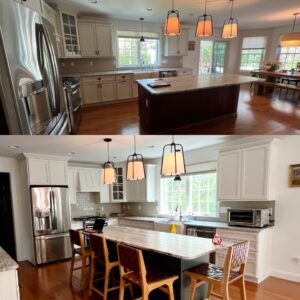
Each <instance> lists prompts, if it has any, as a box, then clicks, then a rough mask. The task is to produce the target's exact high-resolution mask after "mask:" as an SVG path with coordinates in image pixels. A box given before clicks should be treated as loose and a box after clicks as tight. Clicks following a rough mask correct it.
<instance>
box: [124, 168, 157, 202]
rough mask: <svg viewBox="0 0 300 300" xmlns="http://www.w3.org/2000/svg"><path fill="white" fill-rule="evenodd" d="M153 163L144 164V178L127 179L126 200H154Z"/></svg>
mask: <svg viewBox="0 0 300 300" xmlns="http://www.w3.org/2000/svg"><path fill="white" fill-rule="evenodd" d="M155 169H156V166H155V165H145V173H146V178H145V179H144V180H137V181H127V182H126V188H127V191H126V195H127V201H128V202H155V201H156V199H155Z"/></svg>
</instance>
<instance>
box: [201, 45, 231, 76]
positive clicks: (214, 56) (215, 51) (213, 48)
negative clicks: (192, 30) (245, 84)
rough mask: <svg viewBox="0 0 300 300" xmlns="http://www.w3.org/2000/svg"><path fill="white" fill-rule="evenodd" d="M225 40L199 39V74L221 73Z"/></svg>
mask: <svg viewBox="0 0 300 300" xmlns="http://www.w3.org/2000/svg"><path fill="white" fill-rule="evenodd" d="M226 46H227V44H226V42H215V41H200V53H199V74H223V73H224V65H225V55H226Z"/></svg>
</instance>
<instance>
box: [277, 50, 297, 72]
mask: <svg viewBox="0 0 300 300" xmlns="http://www.w3.org/2000/svg"><path fill="white" fill-rule="evenodd" d="M289 48H297V49H298V51H299V52H295V53H282V52H281V51H282V49H289ZM281 55H285V56H286V59H285V63H283V62H282V61H281V60H280V56H281ZM291 55H293V56H294V58H293V61H294V59H295V56H296V55H300V46H298V47H278V54H277V58H278V61H280V62H281V63H282V65H281V66H282V68H283V69H285V70H290V69H287V68H286V67H285V65H286V61H287V57H288V56H291ZM298 62H300V60H299V61H296V66H295V67H294V68H295V69H296V67H297V63H298Z"/></svg>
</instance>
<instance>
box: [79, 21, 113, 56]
mask: <svg viewBox="0 0 300 300" xmlns="http://www.w3.org/2000/svg"><path fill="white" fill-rule="evenodd" d="M78 29H79V38H80V45H81V56H82V57H111V56H113V50H112V31H111V25H110V24H93V23H88V22H86V23H85V22H80V23H78Z"/></svg>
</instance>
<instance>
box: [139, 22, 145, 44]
mask: <svg viewBox="0 0 300 300" xmlns="http://www.w3.org/2000/svg"><path fill="white" fill-rule="evenodd" d="M140 20H141V32H142V35H141V38H140V42H141V43H142V42H145V38H144V28H143V22H144V18H140Z"/></svg>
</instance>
